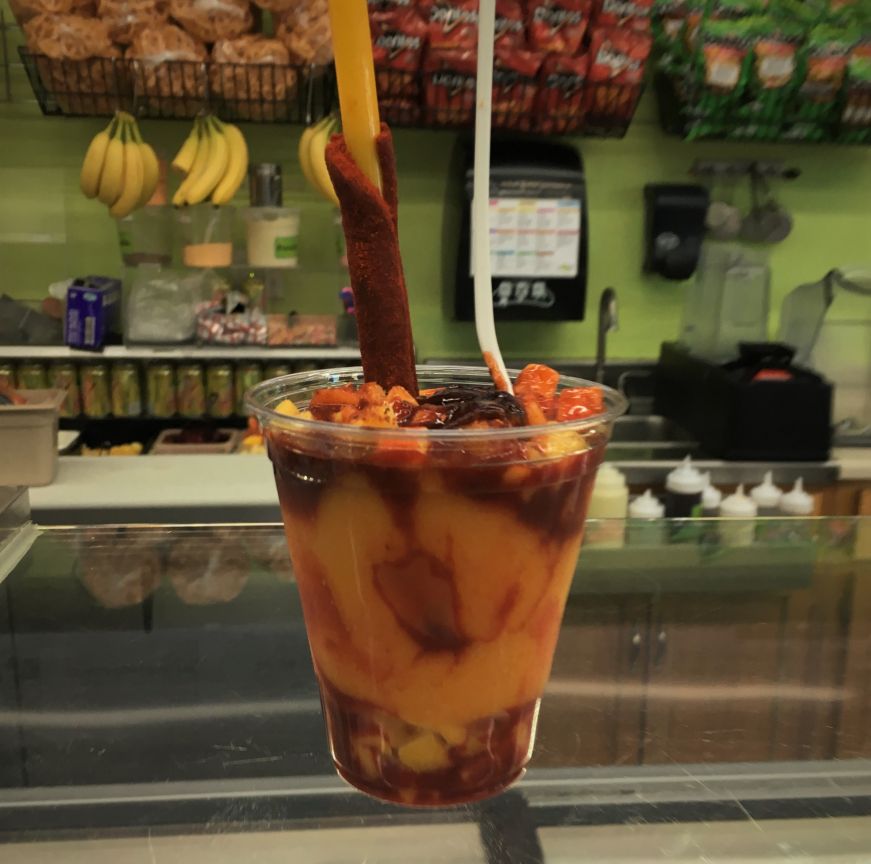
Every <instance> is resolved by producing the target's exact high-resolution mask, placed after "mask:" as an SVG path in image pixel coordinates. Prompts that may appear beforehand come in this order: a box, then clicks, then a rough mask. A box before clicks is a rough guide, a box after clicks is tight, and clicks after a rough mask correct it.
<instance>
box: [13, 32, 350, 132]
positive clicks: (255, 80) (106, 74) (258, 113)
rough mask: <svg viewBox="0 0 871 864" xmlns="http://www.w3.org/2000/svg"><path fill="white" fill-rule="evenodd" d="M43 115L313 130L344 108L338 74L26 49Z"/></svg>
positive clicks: (320, 69) (327, 70) (312, 68)
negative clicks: (122, 115)
mask: <svg viewBox="0 0 871 864" xmlns="http://www.w3.org/2000/svg"><path fill="white" fill-rule="evenodd" d="M19 53H20V54H21V60H22V63H23V64H24V68H25V70H26V71H27V76H28V78H29V79H30V84H31V86H32V87H33V92H34V94H35V95H36V99H37V101H38V102H39V106H40V108H41V109H42V112H43V114H48V115H63V116H67V117H100V116H111V115H112V114H113V113H114V112H115V111H116V110H125V111H129V112H130V113H131V114H133V115H134V116H136V117H140V118H142V117H146V118H155V119H159V118H177V119H190V118H192V117H195V116H196V115H197V114H198V113H199V112H200V111H202V110H208V111H211V112H213V113H216V114H218V115H219V116H220V117H221V118H222V119H223V120H226V121H240V120H241V121H252V122H259V123H305V124H307V123H311V122H314V121H316V120H319V119H320V118H322V117H325V116H326V115H327V114H329V113H330V112H331V111H332V110H334V109H335V108H336V107H337V104H338V103H337V98H336V81H335V72H334V70H333V67H332V66H273V65H254V64H240V63H196V62H191V61H182V60H174V61H163V62H161V63H158V64H153V63H148V62H146V61H142V60H120V59H115V58H108V57H92V58H89V59H87V60H58V59H54V58H51V57H48V56H46V55H44V54H32V53H31V52H29V51H27V50H25V49H23V48H19Z"/></svg>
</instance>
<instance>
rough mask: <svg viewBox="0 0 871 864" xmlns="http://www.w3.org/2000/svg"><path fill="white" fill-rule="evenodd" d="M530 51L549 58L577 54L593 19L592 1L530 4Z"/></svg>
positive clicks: (549, 0)
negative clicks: (546, 54)
mask: <svg viewBox="0 0 871 864" xmlns="http://www.w3.org/2000/svg"><path fill="white" fill-rule="evenodd" d="M526 17H527V21H528V23H529V47H530V48H532V49H534V50H536V51H544V52H546V53H549V54H577V52H578V49H579V48H580V47H581V40H582V39H583V38H584V33H585V32H586V29H587V24H588V23H589V18H590V4H589V0H529V2H528V4H527V7H526Z"/></svg>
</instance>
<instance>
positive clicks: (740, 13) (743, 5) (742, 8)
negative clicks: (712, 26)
mask: <svg viewBox="0 0 871 864" xmlns="http://www.w3.org/2000/svg"><path fill="white" fill-rule="evenodd" d="M763 11H764V6H763V4H762V3H760V2H759V0H712V2H711V8H710V10H709V12H708V18H710V19H711V20H712V21H740V20H741V19H742V18H749V17H750V16H751V15H757V14H758V13H760V12H763Z"/></svg>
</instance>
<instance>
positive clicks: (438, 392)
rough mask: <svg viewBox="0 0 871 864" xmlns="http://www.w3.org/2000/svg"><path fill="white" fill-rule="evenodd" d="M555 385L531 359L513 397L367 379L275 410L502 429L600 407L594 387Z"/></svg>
mask: <svg viewBox="0 0 871 864" xmlns="http://www.w3.org/2000/svg"><path fill="white" fill-rule="evenodd" d="M558 383H559V374H558V373H557V372H555V371H554V370H553V369H551V368H549V367H548V366H544V365H542V364H540V363H533V364H530V365H529V366H527V367H526V368H525V369H524V370H523V371H522V372H521V373H520V375H519V376H518V378H517V383H516V387H515V389H516V395H511V394H510V393H508V392H506V391H504V390H499V389H497V388H496V387H493V386H487V385H479V384H448V385H447V386H445V387H436V388H430V389H426V390H421V391H420V396H419V397H418V398H415V397H414V396H412V394H411V393H409V392H408V390H406V389H405V388H404V387H401V386H398V385H397V386H394V387H391V388H390V391H389V392H387V393H385V392H384V388H382V387H381V386H380V385H379V384H376V383H374V382H371V381H370V382H367V383H365V384H362V385H360V386H359V388H358V387H355V385H354V384H350V383H349V384H343V385H341V386H338V387H325V388H323V389H322V390H318V391H317V392H316V393H315V394H314V396H312V399H311V403H310V405H309V410H307V411H304V412H301V411H300V410H299V409H298V408H297V406H296V405H294V404H293V402H291V401H290V400H289V399H286V400H285V401H284V402H282V403H281V404H280V405H279V406H278V407H277V408H276V411H278V412H279V413H281V414H286V415H288V416H291V417H302V418H307V417H313V418H314V419H315V420H325V421H329V422H332V423H346V424H349V425H352V426H367V427H373V428H385V427H387V428H391V427H392V428H423V429H504V428H510V427H516V426H542V425H544V424H546V423H552V422H554V420H574V419H577V418H579V417H587V416H592V415H594V414H599V413H601V412H602V411H603V410H604V404H603V399H602V391H601V390H600V389H599V388H598V387H575V388H571V389H568V390H564V391H562V392H561V393H559V394H558V393H557V384H558ZM309 412H310V413H309ZM379 449H381V448H379ZM384 450H385V453H391V454H392V453H393V451H398V453H397V455H399V457H400V458H399V460H398V461H402V462H406V461H408V460H409V458H414V457H415V455H419V454H420V453H421V452H423V451H421V449H420V448H418V447H414V448H411V449H407V448H405V447H395V446H394V444H393V442H390V443H389V444H387V445H385V447H384Z"/></svg>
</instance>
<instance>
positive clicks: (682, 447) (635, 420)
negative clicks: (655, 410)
mask: <svg viewBox="0 0 871 864" xmlns="http://www.w3.org/2000/svg"><path fill="white" fill-rule="evenodd" d="M698 449H699V445H698V443H697V442H696V441H694V440H693V439H692V438H691V437H690V436H689V435H688V434H687V433H686V432H684V430H683V429H681V428H680V427H679V426H677V425H676V424H675V423H674V422H672V421H671V420H669V419H668V418H667V417H659V416H657V415H655V414H646V415H637V416H633V415H631V414H630V415H626V416H624V417H618V418H617V420H616V421H615V423H614V431H613V432H612V433H611V442H610V443H609V444H608V451H607V456H606V458H607V459H609V460H611V461H622V460H645V461H646V460H651V459H664V460H670V461H673V460H675V459H682V458H683V457H684V456H687V455H688V454H689V455H692V454H695V453H696V452H697V451H698Z"/></svg>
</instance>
